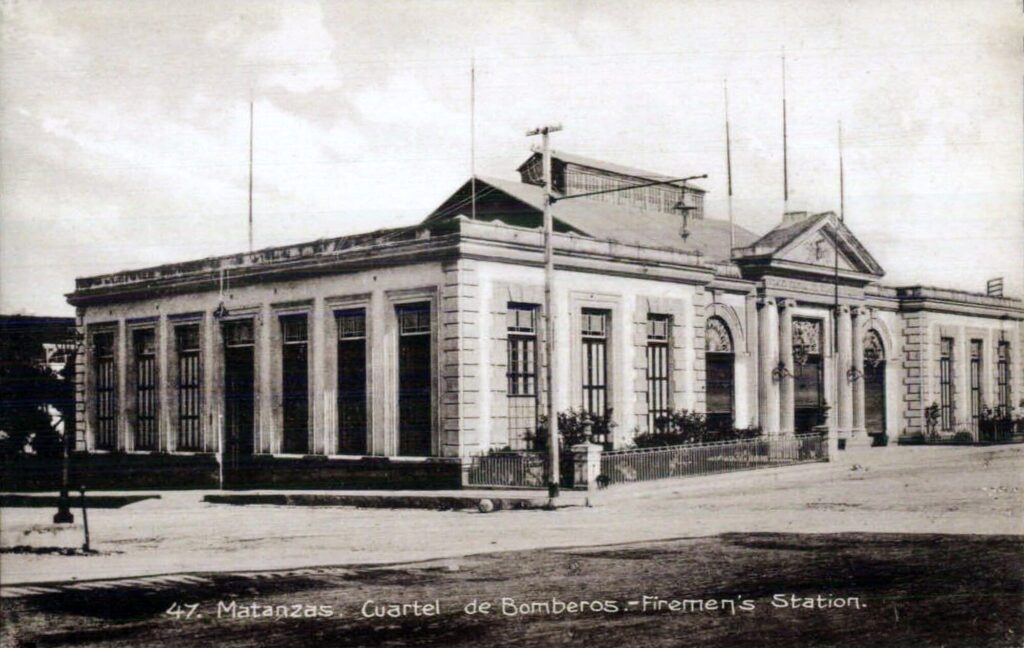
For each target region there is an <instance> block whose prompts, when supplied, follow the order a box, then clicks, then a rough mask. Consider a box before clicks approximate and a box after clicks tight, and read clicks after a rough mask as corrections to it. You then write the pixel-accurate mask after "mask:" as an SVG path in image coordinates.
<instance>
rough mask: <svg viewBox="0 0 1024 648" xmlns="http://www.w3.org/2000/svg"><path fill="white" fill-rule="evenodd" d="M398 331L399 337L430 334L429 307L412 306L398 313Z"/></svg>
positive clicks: (423, 305)
mask: <svg viewBox="0 0 1024 648" xmlns="http://www.w3.org/2000/svg"><path fill="white" fill-rule="evenodd" d="M398 331H399V334H401V335H423V334H426V333H430V306H429V305H427V304H413V305H410V306H405V307H402V308H401V309H400V310H399V311H398Z"/></svg>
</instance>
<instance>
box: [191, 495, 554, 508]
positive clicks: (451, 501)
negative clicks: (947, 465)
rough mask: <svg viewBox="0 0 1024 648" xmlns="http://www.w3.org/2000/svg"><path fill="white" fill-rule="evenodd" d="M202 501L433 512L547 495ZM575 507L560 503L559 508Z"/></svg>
mask: <svg viewBox="0 0 1024 648" xmlns="http://www.w3.org/2000/svg"><path fill="white" fill-rule="evenodd" d="M203 501H204V502H207V503H209V504H227V505H231V506H251V505H271V506H355V507H360V508H407V509H426V510H431V511H459V510H467V509H479V508H480V506H481V503H482V502H484V501H489V502H491V504H492V505H493V509H492V510H495V511H514V510H524V509H546V508H548V499H547V498H546V497H479V496H473V497H469V496H466V497H460V496H454V495H445V496H431V495H332V494H331V495H320V494H318V495H313V494H286V493H274V494H269V493H268V494H258V493H257V494H247V495H206V496H204V497H203ZM565 506H573V504H568V503H566V504H561V505H559V506H558V508H564V507H565Z"/></svg>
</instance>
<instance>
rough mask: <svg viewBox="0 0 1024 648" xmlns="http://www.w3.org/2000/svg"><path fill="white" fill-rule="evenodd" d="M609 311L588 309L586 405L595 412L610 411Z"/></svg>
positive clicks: (584, 317)
mask: <svg viewBox="0 0 1024 648" xmlns="http://www.w3.org/2000/svg"><path fill="white" fill-rule="evenodd" d="M608 316H609V313H608V311H603V310H594V309H584V310H583V313H582V337H583V409H585V410H586V411H588V412H590V413H591V414H592V415H594V416H604V415H605V414H607V412H608Z"/></svg>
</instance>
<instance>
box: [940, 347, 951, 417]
mask: <svg viewBox="0 0 1024 648" xmlns="http://www.w3.org/2000/svg"><path fill="white" fill-rule="evenodd" d="M953 394H954V392H953V338H949V337H944V338H942V339H941V340H940V341H939V401H940V402H939V412H940V415H941V420H942V429H943V430H952V429H953V411H954V406H953Z"/></svg>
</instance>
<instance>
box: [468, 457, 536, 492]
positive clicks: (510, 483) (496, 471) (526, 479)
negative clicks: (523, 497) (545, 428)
mask: <svg viewBox="0 0 1024 648" xmlns="http://www.w3.org/2000/svg"><path fill="white" fill-rule="evenodd" d="M546 460H547V454H546V453H544V452H528V451H515V452H492V453H490V454H485V455H478V456H475V457H472V462H471V463H470V466H469V484H470V485H472V486H499V487H505V488H544V487H545V486H546V484H547V481H546V480H545V478H544V475H545V464H546V463H547V461H546Z"/></svg>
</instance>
